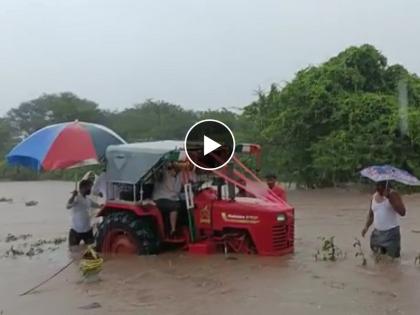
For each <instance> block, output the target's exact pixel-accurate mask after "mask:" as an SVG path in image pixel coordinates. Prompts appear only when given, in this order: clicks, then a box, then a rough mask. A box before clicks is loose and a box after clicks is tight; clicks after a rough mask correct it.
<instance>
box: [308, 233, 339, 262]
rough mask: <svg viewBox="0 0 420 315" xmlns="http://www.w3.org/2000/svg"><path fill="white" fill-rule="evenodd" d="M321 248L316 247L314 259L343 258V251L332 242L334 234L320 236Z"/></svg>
mask: <svg viewBox="0 0 420 315" xmlns="http://www.w3.org/2000/svg"><path fill="white" fill-rule="evenodd" d="M319 239H320V240H321V248H320V249H317V251H316V253H315V255H314V257H315V260H316V261H318V260H322V261H336V260H337V259H338V258H344V257H345V255H344V254H343V251H342V250H341V249H340V248H338V247H337V245H335V243H334V236H331V237H320V238H319Z"/></svg>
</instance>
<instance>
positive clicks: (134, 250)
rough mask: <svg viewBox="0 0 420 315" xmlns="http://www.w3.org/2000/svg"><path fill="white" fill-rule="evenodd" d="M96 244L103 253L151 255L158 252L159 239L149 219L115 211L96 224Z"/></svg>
mask: <svg viewBox="0 0 420 315" xmlns="http://www.w3.org/2000/svg"><path fill="white" fill-rule="evenodd" d="M96 246H97V249H98V251H100V252H102V253H105V254H132V255H152V254H156V253H157V252H158V250H159V246H160V241H159V237H158V236H157V231H156V229H155V228H154V225H153V223H152V222H151V220H150V219H148V218H142V217H138V216H136V215H135V214H133V213H130V212H115V213H111V214H109V215H107V216H105V217H104V218H103V221H102V222H101V224H100V225H99V226H98V233H97V237H96Z"/></svg>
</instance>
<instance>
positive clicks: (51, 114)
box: [6, 93, 106, 135]
mask: <svg viewBox="0 0 420 315" xmlns="http://www.w3.org/2000/svg"><path fill="white" fill-rule="evenodd" d="M6 117H7V119H8V120H9V122H10V125H11V126H12V128H13V130H14V131H15V132H16V133H18V134H20V135H26V134H30V133H32V132H34V131H36V130H38V129H40V128H42V127H44V126H46V125H49V124H53V123H58V122H66V121H73V120H76V119H78V120H80V121H90V122H97V123H104V122H105V121H106V116H105V114H104V113H103V112H102V111H101V110H100V109H99V108H98V104H96V103H94V102H92V101H89V100H86V99H81V98H79V97H77V96H76V95H74V94H72V93H61V94H45V95H42V96H41V97H39V98H36V99H34V100H31V101H28V102H24V103H22V104H21V105H20V106H19V107H17V108H13V109H11V110H10V111H9V112H8V113H7V116H6Z"/></svg>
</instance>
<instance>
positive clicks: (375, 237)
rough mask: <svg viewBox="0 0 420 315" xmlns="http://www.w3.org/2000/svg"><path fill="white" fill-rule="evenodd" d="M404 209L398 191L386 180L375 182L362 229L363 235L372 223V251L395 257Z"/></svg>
mask: <svg viewBox="0 0 420 315" xmlns="http://www.w3.org/2000/svg"><path fill="white" fill-rule="evenodd" d="M405 213H406V209H405V205H404V203H403V201H402V198H401V196H400V194H399V193H398V192H396V191H395V190H392V189H391V188H390V185H389V183H388V182H379V183H377V184H376V192H375V194H374V195H373V196H372V201H371V205H370V209H369V213H368V217H367V220H366V224H365V226H364V228H363V230H362V236H363V237H364V236H365V235H366V233H367V231H368V230H369V227H370V226H371V225H372V224H373V226H374V230H373V232H372V234H371V236H370V247H371V249H372V251H373V252H375V253H379V254H383V255H384V254H386V255H388V256H391V257H394V258H397V257H400V251H401V234H400V222H399V218H400V216H405Z"/></svg>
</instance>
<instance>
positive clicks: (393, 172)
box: [360, 165, 420, 186]
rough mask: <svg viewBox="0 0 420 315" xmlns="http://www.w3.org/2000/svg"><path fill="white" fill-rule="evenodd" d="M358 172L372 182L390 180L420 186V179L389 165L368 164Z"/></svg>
mask: <svg viewBox="0 0 420 315" xmlns="http://www.w3.org/2000/svg"><path fill="white" fill-rule="evenodd" d="M360 174H361V175H362V176H364V177H367V178H369V179H371V180H373V181H374V182H382V181H391V180H392V181H396V182H399V183H402V184H405V185H410V186H420V180H419V179H417V178H416V177H415V176H413V175H411V174H410V173H409V172H407V171H404V170H401V169H399V168H396V167H394V166H391V165H376V166H370V167H367V168H365V169H364V170H362V171H361V172H360Z"/></svg>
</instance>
